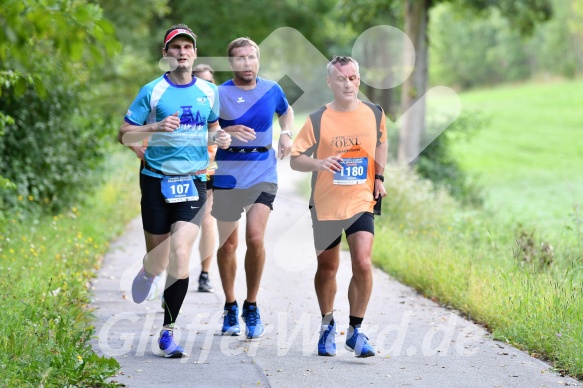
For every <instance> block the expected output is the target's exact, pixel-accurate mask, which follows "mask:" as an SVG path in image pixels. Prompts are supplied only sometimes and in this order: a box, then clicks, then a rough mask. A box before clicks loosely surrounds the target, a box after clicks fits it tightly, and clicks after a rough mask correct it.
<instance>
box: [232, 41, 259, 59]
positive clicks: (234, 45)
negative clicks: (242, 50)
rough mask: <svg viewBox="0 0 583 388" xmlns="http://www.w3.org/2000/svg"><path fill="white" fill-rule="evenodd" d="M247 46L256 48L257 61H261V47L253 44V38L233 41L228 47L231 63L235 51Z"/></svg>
mask: <svg viewBox="0 0 583 388" xmlns="http://www.w3.org/2000/svg"><path fill="white" fill-rule="evenodd" d="M245 46H251V47H255V50H256V51H257V59H259V46H257V43H255V42H253V41H252V40H251V38H247V37H242V38H237V39H235V40H233V41H232V42H231V43H229V45H228V46H227V56H228V57H229V61H231V58H232V57H233V50H235V49H236V48H239V47H245Z"/></svg>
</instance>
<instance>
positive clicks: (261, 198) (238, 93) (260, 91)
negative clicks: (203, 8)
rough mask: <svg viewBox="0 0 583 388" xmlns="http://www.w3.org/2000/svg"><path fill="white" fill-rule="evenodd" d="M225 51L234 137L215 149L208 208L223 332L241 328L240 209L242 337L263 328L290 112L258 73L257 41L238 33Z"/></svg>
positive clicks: (225, 119)
mask: <svg viewBox="0 0 583 388" xmlns="http://www.w3.org/2000/svg"><path fill="white" fill-rule="evenodd" d="M227 54H228V57H229V63H230V65H231V68H232V69H233V73H234V78H233V79H232V80H229V81H227V82H225V83H224V84H222V85H221V86H219V92H220V93H219V96H220V103H221V111H220V119H219V122H220V124H221V127H222V128H223V129H224V130H225V131H226V132H228V133H230V134H231V136H233V142H232V143H231V146H230V147H228V148H227V149H222V150H218V151H217V155H216V161H217V165H218V169H217V171H216V173H215V181H214V194H213V195H214V202H213V210H212V215H213V216H214V217H215V218H216V219H217V225H218V229H219V250H218V251H217V262H218V264H219V272H220V274H221V281H222V284H223V290H224V292H225V298H226V301H225V307H224V309H225V315H224V320H223V328H222V333H223V334H224V335H239V334H240V327H239V318H238V314H239V306H238V304H237V299H236V296H235V276H236V273H237V256H236V250H237V245H238V238H237V236H238V232H237V230H238V226H239V219H240V218H241V214H242V213H243V211H245V212H246V214H247V224H246V227H245V232H246V241H247V252H246V254H245V272H246V279H247V297H246V299H245V301H244V303H243V311H242V315H241V316H242V318H243V321H244V322H245V324H246V328H245V334H246V336H247V338H258V337H261V336H262V335H263V334H264V329H263V324H262V322H261V318H260V316H259V309H258V308H257V303H256V302H257V293H258V292H259V284H260V282H261V275H262V273H263V266H264V263H265V247H264V242H263V239H264V235H265V228H266V227H267V220H268V218H269V213H270V212H271V210H272V209H273V201H274V199H275V194H276V192H277V170H276V163H277V157H279V158H280V159H283V158H284V157H286V156H287V155H288V154H289V153H290V151H291V144H292V142H291V137H292V131H291V129H292V127H293V120H294V117H293V111H292V109H291V107H290V106H289V104H288V102H287V99H286V98H285V94H284V93H283V90H282V89H281V88H280V87H279V85H278V84H277V83H275V82H273V81H269V80H266V79H263V78H260V77H258V76H257V72H258V71H259V47H258V46H257V44H256V43H255V42H253V41H252V40H251V39H249V38H237V39H235V40H234V41H232V42H231V43H230V44H229V46H228V47H227ZM275 114H277V115H278V116H279V125H280V127H281V129H282V131H281V133H280V137H279V143H278V148H277V155H276V151H275V150H274V149H273V148H272V145H271V143H272V140H273V117H274V115H275Z"/></svg>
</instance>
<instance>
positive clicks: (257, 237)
mask: <svg viewBox="0 0 583 388" xmlns="http://www.w3.org/2000/svg"><path fill="white" fill-rule="evenodd" d="M245 243H246V244H247V249H251V250H254V251H258V250H261V249H263V244H264V242H263V234H262V233H253V232H251V233H249V234H248V235H247V236H245Z"/></svg>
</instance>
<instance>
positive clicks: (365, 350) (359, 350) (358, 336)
mask: <svg viewBox="0 0 583 388" xmlns="http://www.w3.org/2000/svg"><path fill="white" fill-rule="evenodd" d="M351 331H352V330H351V328H350V327H349V328H348V331H347V333H348V334H347V335H346V345H345V347H346V350H350V351H351V352H354V355H355V356H356V357H361V358H364V357H372V356H374V355H375V351H374V348H373V347H372V346H371V344H369V343H368V337H367V336H366V335H364V333H363V332H362V329H361V328H360V327H356V328H355V329H354V332H353V333H352V335H350V332H351Z"/></svg>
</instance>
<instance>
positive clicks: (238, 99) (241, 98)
mask: <svg viewBox="0 0 583 388" xmlns="http://www.w3.org/2000/svg"><path fill="white" fill-rule="evenodd" d="M237 102H245V100H243V97H239V98H237Z"/></svg>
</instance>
